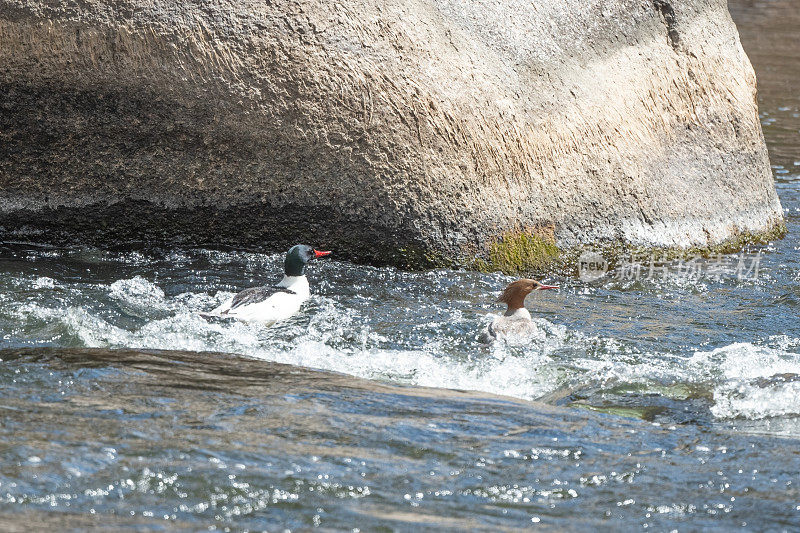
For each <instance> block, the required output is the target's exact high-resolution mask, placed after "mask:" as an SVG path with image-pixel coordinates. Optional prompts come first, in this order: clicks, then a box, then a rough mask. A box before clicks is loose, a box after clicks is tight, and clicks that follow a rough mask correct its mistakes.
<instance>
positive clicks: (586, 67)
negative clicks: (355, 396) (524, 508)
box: [0, 0, 782, 264]
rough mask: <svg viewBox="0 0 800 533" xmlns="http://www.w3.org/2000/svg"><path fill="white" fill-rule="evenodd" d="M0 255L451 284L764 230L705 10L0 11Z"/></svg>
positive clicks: (742, 97) (732, 53)
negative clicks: (253, 248) (141, 257)
mask: <svg viewBox="0 0 800 533" xmlns="http://www.w3.org/2000/svg"><path fill="white" fill-rule="evenodd" d="M0 95H2V102H1V103H0V105H2V112H1V113H0V132H1V133H0V135H2V142H1V143H0V225H2V226H3V228H4V229H3V232H2V235H3V237H4V238H8V237H9V236H10V235H21V236H22V237H24V238H28V239H30V238H34V239H37V240H51V241H52V240H60V239H64V238H80V239H84V240H85V239H89V240H92V241H95V242H99V243H116V242H121V241H129V240H136V239H146V240H159V241H166V242H183V243H198V244H230V245H236V246H248V245H266V246H269V247H280V248H285V247H286V246H287V245H289V244H294V243H295V242H299V241H300V240H302V241H303V242H313V243H315V244H319V245H324V246H330V247H332V248H334V249H335V250H337V252H338V253H339V257H349V258H353V259H358V260H363V261H372V262H381V263H386V262H389V263H396V264H406V263H407V262H409V261H412V260H413V261H417V262H420V261H421V262H428V263H430V262H437V261H442V262H449V261H456V262H469V261H471V260H472V258H473V257H474V256H475V254H476V253H478V254H484V255H485V254H488V253H489V251H490V249H491V246H492V244H493V243H496V242H497V240H498V239H500V238H502V236H503V235H508V234H509V232H512V233H513V232H515V231H520V230H523V231H530V230H534V231H540V230H542V229H544V230H545V234H547V235H552V236H553V237H554V239H555V241H556V242H557V243H558V244H559V245H560V246H571V245H575V244H579V243H585V242H595V241H598V240H606V241H612V242H620V241H622V242H629V243H634V244H641V245H668V246H696V245H699V246H704V245H710V244H715V243H719V242H721V241H723V240H725V239H728V238H731V237H733V236H735V235H737V234H739V233H742V232H763V231H768V230H769V229H770V228H772V227H774V226H775V225H776V224H780V223H781V220H782V211H781V207H780V204H779V202H778V198H777V196H776V194H775V190H774V187H773V184H772V178H771V173H770V168H769V161H768V158H767V151H766V147H765V145H764V140H763V137H762V134H761V127H760V123H759V120H758V115H757V108H756V100H755V77H754V74H753V70H752V68H751V66H750V63H749V61H748V59H747V57H746V56H745V54H744V52H743V51H742V48H741V46H740V44H739V39H738V34H737V31H736V28H735V26H734V24H733V22H732V21H731V19H730V16H729V14H728V11H727V7H726V2H725V0H675V1H669V0H603V1H599V0H594V1H589V2H578V1H573V0H569V1H564V0H545V1H539V2H520V1H516V0H495V1H492V0H486V1H478V2H453V1H449V0H411V1H402V2H400V1H394V0H390V1H388V2H371V1H369V0H354V1H352V2H346V3H337V2H319V1H313V0H309V1H301V2H284V1H280V0H279V1H277V2H255V1H237V2H234V1H229V0H213V1H209V2H203V3H202V4H193V3H178V4H176V3H173V2H162V1H158V0H157V1H155V2H144V1H140V0H129V1H126V0H107V1H101V0H90V1H87V2H80V3H51V2H42V1H35V0H0Z"/></svg>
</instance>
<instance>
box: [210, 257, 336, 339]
mask: <svg viewBox="0 0 800 533" xmlns="http://www.w3.org/2000/svg"><path fill="white" fill-rule="evenodd" d="M330 254H331V252H324V251H320V250H315V249H313V248H312V247H310V246H306V245H305V244H298V245H296V246H292V247H291V248H290V249H289V252H288V253H287V254H286V260H285V261H284V263H283V272H284V276H283V279H282V280H281V281H280V282H279V283H278V284H277V285H273V286H272V287H269V286H266V287H252V288H250V289H245V290H243V291H242V292H240V293H239V294H237V295H236V296H234V297H233V298H232V299H231V300H230V301H229V302H225V303H224V304H222V305H220V306H219V307H217V308H216V309H214V310H213V311H211V313H210V314H211V315H212V316H221V317H232V318H238V319H239V320H244V321H248V322H263V323H265V324H267V325H271V324H274V323H275V322H278V321H280V320H286V319H287V318H289V317H291V316H292V315H294V314H295V313H297V311H299V310H300V306H301V305H303V302H305V301H306V300H308V298H309V297H310V296H311V292H310V291H309V289H308V280H307V279H306V275H305V272H306V263H308V262H309V261H311V260H312V259H317V258H319V257H325V256H326V255H330Z"/></svg>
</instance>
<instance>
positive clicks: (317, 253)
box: [314, 250, 331, 257]
mask: <svg viewBox="0 0 800 533" xmlns="http://www.w3.org/2000/svg"><path fill="white" fill-rule="evenodd" d="M326 255H331V252H326V251H324V250H314V257H325V256H326Z"/></svg>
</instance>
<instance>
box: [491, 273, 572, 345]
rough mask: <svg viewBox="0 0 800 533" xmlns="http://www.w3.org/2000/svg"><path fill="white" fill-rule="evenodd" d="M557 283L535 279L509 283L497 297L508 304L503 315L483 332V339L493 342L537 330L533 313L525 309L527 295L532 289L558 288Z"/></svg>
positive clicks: (499, 300)
mask: <svg viewBox="0 0 800 533" xmlns="http://www.w3.org/2000/svg"><path fill="white" fill-rule="evenodd" d="M557 288H558V287H556V286H555V285H544V284H542V283H539V282H538V281H536V280H533V279H518V280H517V281H513V282H511V283H509V284H508V286H507V287H506V288H505V290H504V291H503V294H501V295H500V297H499V298H498V299H497V301H498V302H502V303H504V304H506V305H508V309H506V312H505V313H504V314H503V315H502V316H498V317H496V318H495V319H494V320H493V321H492V322H491V323H490V324H489V325H488V326H486V330H485V331H484V332H483V335H482V336H481V337H482V340H483V341H484V342H492V341H494V340H497V339H501V338H506V337H509V336H519V337H522V336H526V335H530V334H531V333H533V332H534V331H535V327H534V325H533V319H531V314H530V312H528V310H527V309H525V297H526V296H527V295H528V294H530V293H531V292H532V291H544V290H547V289H557Z"/></svg>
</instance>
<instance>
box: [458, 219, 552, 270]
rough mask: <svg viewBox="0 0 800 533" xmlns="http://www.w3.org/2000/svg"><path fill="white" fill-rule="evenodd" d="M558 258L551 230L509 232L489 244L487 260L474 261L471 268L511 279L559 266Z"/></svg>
mask: <svg viewBox="0 0 800 533" xmlns="http://www.w3.org/2000/svg"><path fill="white" fill-rule="evenodd" d="M560 254H561V250H560V249H559V248H558V246H556V243H555V238H554V236H553V234H552V230H551V231H549V232H544V231H541V230H530V229H525V230H512V231H506V232H505V233H503V234H502V235H501V236H500V237H499V238H497V239H496V240H494V241H492V242H491V243H489V246H488V257H487V258H486V259H483V258H478V259H476V260H475V263H474V265H473V267H474V268H475V269H476V270H479V271H481V272H497V271H500V272H502V273H504V274H511V275H513V274H528V273H531V272H543V271H545V270H548V269H550V268H552V267H554V266H555V265H556V264H557V263H558V259H559V256H560Z"/></svg>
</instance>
